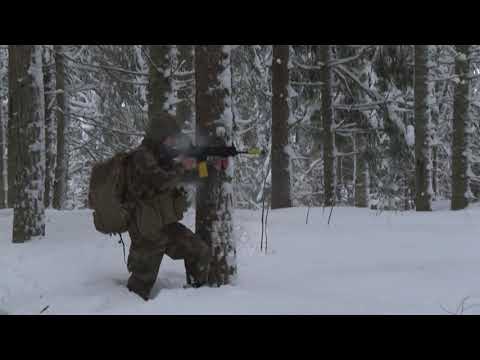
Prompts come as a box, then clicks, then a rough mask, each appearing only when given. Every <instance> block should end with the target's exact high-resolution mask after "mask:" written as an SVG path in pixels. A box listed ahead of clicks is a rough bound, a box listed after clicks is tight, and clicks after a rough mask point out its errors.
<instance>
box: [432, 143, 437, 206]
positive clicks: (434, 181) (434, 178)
mask: <svg viewBox="0 0 480 360" xmlns="http://www.w3.org/2000/svg"><path fill="white" fill-rule="evenodd" d="M437 173H438V146H437V145H434V146H432V191H433V199H432V200H436V199H437V197H438V176H437Z"/></svg>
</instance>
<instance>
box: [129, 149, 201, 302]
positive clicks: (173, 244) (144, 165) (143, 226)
mask: <svg viewBox="0 0 480 360" xmlns="http://www.w3.org/2000/svg"><path fill="white" fill-rule="evenodd" d="M157 146H158V145H157ZM126 176H127V183H128V186H127V187H128V190H127V196H126V208H127V210H128V212H129V214H130V222H129V230H128V231H129V234H130V238H131V246H130V253H129V256H128V270H129V272H131V276H130V278H129V280H128V285H127V286H128V288H129V290H130V291H134V292H135V293H137V294H138V295H139V296H141V297H142V298H144V299H145V300H147V299H148V296H149V293H150V291H151V289H152V287H153V285H154V283H155V281H156V278H157V275H158V271H159V267H160V264H161V262H162V258H163V255H164V254H167V255H168V256H169V257H171V258H172V259H175V260H177V259H184V261H185V269H186V272H187V282H188V283H189V284H191V285H193V286H201V285H202V284H204V283H206V281H207V278H206V277H207V274H208V265H209V262H210V249H209V247H208V246H207V244H206V243H205V242H203V241H202V240H201V239H200V238H199V237H198V236H197V235H195V234H194V233H193V232H192V231H190V230H189V229H188V228H187V227H185V226H184V225H182V224H180V223H179V222H178V221H179V220H181V219H182V218H183V213H184V211H185V210H186V197H185V193H184V191H183V189H181V188H179V185H180V183H181V182H182V181H185V180H186V178H187V175H186V174H185V171H184V170H183V168H181V167H180V166H179V165H176V164H174V163H173V162H172V161H171V160H170V159H168V157H166V156H165V153H164V152H163V150H162V148H161V147H158V148H155V146H154V145H152V144H149V143H148V141H146V140H144V142H143V143H142V145H141V146H139V147H138V148H137V149H135V150H134V151H133V152H132V153H131V154H130V156H129V161H128V165H127V170H126Z"/></svg>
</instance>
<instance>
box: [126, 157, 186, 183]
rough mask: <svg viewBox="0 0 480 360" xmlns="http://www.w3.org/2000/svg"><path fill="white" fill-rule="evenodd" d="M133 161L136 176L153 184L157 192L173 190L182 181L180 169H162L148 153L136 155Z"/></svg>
mask: <svg viewBox="0 0 480 360" xmlns="http://www.w3.org/2000/svg"><path fill="white" fill-rule="evenodd" d="M133 160H134V164H135V168H136V172H137V174H138V175H139V176H141V177H143V178H146V179H149V181H148V182H149V183H153V185H154V186H155V187H156V189H157V190H159V191H164V190H167V189H169V188H173V187H175V186H177V185H178V184H179V183H180V182H181V181H182V178H183V171H182V170H181V169H179V168H175V169H173V170H166V169H163V168H162V167H160V166H159V165H158V162H157V160H156V159H155V157H154V155H153V154H152V153H151V152H149V151H143V152H139V153H137V155H136V156H135V157H134V159H133Z"/></svg>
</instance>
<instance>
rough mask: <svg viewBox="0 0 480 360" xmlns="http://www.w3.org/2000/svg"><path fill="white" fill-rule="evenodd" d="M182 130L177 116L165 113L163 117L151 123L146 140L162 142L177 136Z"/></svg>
mask: <svg viewBox="0 0 480 360" xmlns="http://www.w3.org/2000/svg"><path fill="white" fill-rule="evenodd" d="M180 130H181V126H180V123H179V122H178V121H177V119H176V118H175V116H173V115H170V114H168V113H164V114H162V116H159V117H157V118H154V119H152V120H151V121H150V124H149V126H148V128H147V132H146V134H145V138H146V139H149V140H152V141H159V142H162V141H163V140H165V139H166V138H167V137H169V136H172V135H177V134H178V133H179V132H180Z"/></svg>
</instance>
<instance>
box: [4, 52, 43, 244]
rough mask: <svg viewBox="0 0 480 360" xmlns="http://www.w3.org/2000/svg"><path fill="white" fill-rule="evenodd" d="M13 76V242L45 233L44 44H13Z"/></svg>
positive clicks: (10, 53) (11, 54)
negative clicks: (14, 138) (15, 141)
mask: <svg viewBox="0 0 480 360" xmlns="http://www.w3.org/2000/svg"><path fill="white" fill-rule="evenodd" d="M9 55H10V57H11V62H10V64H11V65H12V67H11V68H10V69H9V71H10V75H9V76H10V77H11V78H12V80H13V81H14V82H17V83H18V87H16V90H17V91H16V93H15V94H11V95H13V96H14V97H15V102H14V107H13V109H12V110H13V111H12V113H13V114H14V117H13V118H12V121H13V122H14V123H15V125H16V126H15V129H16V131H15V135H16V139H17V146H18V147H17V153H16V155H17V172H16V174H15V186H16V189H17V192H16V198H15V203H14V211H13V236H12V239H13V242H24V241H27V240H30V239H32V238H34V237H37V236H43V235H45V205H44V199H43V196H44V193H45V118H44V117H45V98H44V88H43V73H42V47H41V46H40V45H11V46H10V47H9Z"/></svg>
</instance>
